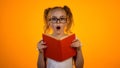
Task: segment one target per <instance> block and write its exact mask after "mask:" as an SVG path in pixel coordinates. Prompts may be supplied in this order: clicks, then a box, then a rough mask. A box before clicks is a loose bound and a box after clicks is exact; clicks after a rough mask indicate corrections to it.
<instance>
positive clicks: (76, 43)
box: [71, 39, 81, 50]
mask: <svg viewBox="0 0 120 68" xmlns="http://www.w3.org/2000/svg"><path fill="white" fill-rule="evenodd" d="M80 46H81V43H80V41H79V40H78V39H75V40H73V41H72V44H71V47H74V48H76V49H77V50H79V49H80Z"/></svg>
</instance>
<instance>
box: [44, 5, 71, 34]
mask: <svg viewBox="0 0 120 68" xmlns="http://www.w3.org/2000/svg"><path fill="white" fill-rule="evenodd" d="M54 9H62V10H64V11H65V12H66V15H67V17H68V20H69V22H68V24H67V27H66V30H65V31H66V32H67V33H72V32H71V30H70V28H71V26H72V24H73V15H72V12H71V10H70V8H69V7H68V6H64V7H58V6H57V7H53V8H47V9H45V10H44V23H45V25H44V33H47V32H49V30H50V27H49V24H48V22H47V21H48V14H49V12H50V11H51V10H54Z"/></svg>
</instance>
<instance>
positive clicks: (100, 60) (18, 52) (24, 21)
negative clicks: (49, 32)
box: [0, 0, 120, 68]
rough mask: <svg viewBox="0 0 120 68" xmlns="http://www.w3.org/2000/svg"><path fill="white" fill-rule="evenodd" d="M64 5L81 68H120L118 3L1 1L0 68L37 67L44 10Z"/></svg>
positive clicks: (100, 0)
mask: <svg viewBox="0 0 120 68" xmlns="http://www.w3.org/2000/svg"><path fill="white" fill-rule="evenodd" d="M64 5H67V6H69V7H70V8H71V10H72V12H73V15H74V26H73V27H72V31H73V32H74V33H76V35H77V37H78V38H79V39H80V40H81V42H82V44H83V45H82V51H83V56H84V60H85V64H84V68H120V13H119V12H120V1H119V0H0V68H37V58H38V51H37V50H36V45H37V42H38V41H39V40H40V39H41V34H42V33H43V25H44V24H43V23H44V22H43V11H44V9H45V8H48V7H53V6H64Z"/></svg>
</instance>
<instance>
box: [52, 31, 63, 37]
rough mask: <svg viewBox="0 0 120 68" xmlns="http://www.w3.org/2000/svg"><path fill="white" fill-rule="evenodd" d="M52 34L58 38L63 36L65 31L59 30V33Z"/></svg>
mask: <svg viewBox="0 0 120 68" xmlns="http://www.w3.org/2000/svg"><path fill="white" fill-rule="evenodd" d="M52 35H53V36H55V37H58V38H59V37H62V36H64V35H65V33H64V32H61V33H53V34H52Z"/></svg>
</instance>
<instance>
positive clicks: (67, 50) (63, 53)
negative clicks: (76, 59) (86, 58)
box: [42, 34, 76, 61]
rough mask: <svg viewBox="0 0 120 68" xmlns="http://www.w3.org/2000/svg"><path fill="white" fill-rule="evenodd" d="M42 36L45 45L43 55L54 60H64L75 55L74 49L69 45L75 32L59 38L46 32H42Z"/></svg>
mask: <svg viewBox="0 0 120 68" xmlns="http://www.w3.org/2000/svg"><path fill="white" fill-rule="evenodd" d="M42 37H43V41H44V42H46V46H47V48H46V49H45V50H44V55H45V57H48V58H51V59H53V60H56V61H64V60H66V59H68V58H70V57H73V56H75V55H76V51H75V50H74V48H72V47H71V43H72V41H73V40H74V39H75V34H71V35H69V36H67V37H64V38H61V39H57V38H54V37H52V36H50V35H46V34H43V35H42Z"/></svg>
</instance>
